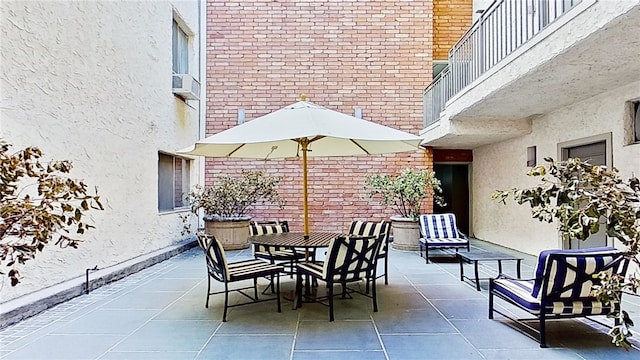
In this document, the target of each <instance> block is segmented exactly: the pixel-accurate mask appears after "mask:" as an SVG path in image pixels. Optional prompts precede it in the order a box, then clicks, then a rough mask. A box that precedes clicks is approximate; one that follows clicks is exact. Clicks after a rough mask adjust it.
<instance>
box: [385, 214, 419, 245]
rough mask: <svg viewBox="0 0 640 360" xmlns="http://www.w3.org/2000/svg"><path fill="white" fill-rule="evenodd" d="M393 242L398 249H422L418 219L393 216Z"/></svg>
mask: <svg viewBox="0 0 640 360" xmlns="http://www.w3.org/2000/svg"><path fill="white" fill-rule="evenodd" d="M391 228H392V229H393V242H392V243H391V247H393V248H394V249H396V250H405V251H417V250H419V249H420V245H418V241H419V239H420V225H419V224H418V221H417V220H413V219H410V218H404V217H400V216H392V217H391Z"/></svg>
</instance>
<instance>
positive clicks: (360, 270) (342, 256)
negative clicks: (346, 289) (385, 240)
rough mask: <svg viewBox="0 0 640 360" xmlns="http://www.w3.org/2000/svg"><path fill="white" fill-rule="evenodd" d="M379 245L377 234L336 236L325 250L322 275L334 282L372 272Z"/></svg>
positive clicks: (360, 277) (352, 279)
mask: <svg viewBox="0 0 640 360" xmlns="http://www.w3.org/2000/svg"><path fill="white" fill-rule="evenodd" d="M381 245H382V241H381V239H380V237H377V236H338V237H336V238H335V239H333V240H331V243H330V244H329V249H328V250H327V256H326V260H325V262H324V268H323V271H322V274H323V277H324V278H325V279H333V280H334V281H335V282H342V281H344V282H350V281H357V280H359V279H362V278H364V277H366V276H368V275H370V274H371V273H374V272H375V268H376V266H375V265H376V261H377V260H376V258H377V256H378V252H379V251H380V246H381Z"/></svg>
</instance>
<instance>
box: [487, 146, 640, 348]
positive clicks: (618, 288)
mask: <svg viewBox="0 0 640 360" xmlns="http://www.w3.org/2000/svg"><path fill="white" fill-rule="evenodd" d="M545 161H546V162H547V163H548V164H547V165H541V166H537V167H535V168H533V169H532V170H530V171H529V173H528V174H527V175H529V176H537V177H540V178H541V183H540V184H539V185H538V186H536V187H533V188H529V189H511V190H507V191H503V190H499V191H496V192H495V193H494V194H493V199H498V200H499V201H501V202H503V203H506V200H507V198H509V197H513V199H515V201H516V202H517V203H518V204H528V205H529V206H530V207H531V213H532V216H533V218H534V219H538V220H540V221H544V222H548V223H551V222H553V221H556V220H557V221H558V226H559V230H560V233H561V235H562V237H563V238H564V239H565V240H571V239H579V240H585V239H587V238H588V237H589V236H590V235H592V234H595V233H597V232H598V231H599V230H600V226H602V225H604V226H605V227H606V233H607V236H609V237H612V238H615V239H617V240H618V241H620V242H621V243H622V244H623V245H624V246H625V247H626V255H625V256H627V257H628V258H629V259H630V260H631V261H633V262H635V263H636V264H638V265H640V260H639V259H638V254H639V253H640V181H638V179H637V178H635V177H632V178H630V179H628V180H623V179H621V178H620V176H619V175H618V171H617V170H616V169H615V168H614V169H612V170H607V168H606V167H604V166H592V165H590V164H589V163H588V162H583V161H581V160H580V159H569V160H567V161H563V162H554V161H553V159H551V158H546V159H545ZM599 279H600V281H599V284H598V285H596V286H594V289H593V295H594V296H596V297H598V299H599V300H600V301H603V302H608V301H611V300H616V301H619V300H620V299H619V296H620V294H621V292H622V291H627V292H631V293H634V294H635V293H637V292H638V289H639V288H640V277H639V276H638V274H637V273H635V274H631V275H630V276H629V278H628V279H626V280H625V279H620V278H618V277H615V276H613V277H612V276H609V275H607V274H600V275H599ZM623 313H624V312H622V313H620V314H616V316H619V317H620V319H621V320H622V324H621V325H620V326H616V327H614V328H613V329H612V331H611V334H612V336H613V337H614V339H613V341H614V343H615V344H616V345H617V346H623V347H625V348H626V347H627V346H628V341H627V340H626V338H627V337H628V336H631V333H630V332H629V331H628V326H631V325H632V323H630V320H629V321H625V317H624V314H623ZM626 319H628V316H626Z"/></svg>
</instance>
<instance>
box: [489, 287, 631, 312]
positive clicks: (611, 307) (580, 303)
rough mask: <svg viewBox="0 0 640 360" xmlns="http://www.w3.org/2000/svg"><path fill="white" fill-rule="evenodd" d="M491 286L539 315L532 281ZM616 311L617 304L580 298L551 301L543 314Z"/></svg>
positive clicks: (537, 301) (538, 301)
mask: <svg viewBox="0 0 640 360" xmlns="http://www.w3.org/2000/svg"><path fill="white" fill-rule="evenodd" d="M493 286H494V289H495V291H497V292H499V293H501V294H502V295H504V296H506V297H508V298H509V299H511V300H512V301H514V302H516V303H518V304H520V305H521V306H523V307H525V308H526V309H528V310H529V311H530V312H531V313H532V314H535V315H539V314H540V308H541V302H540V297H534V296H533V295H532V294H531V292H532V290H533V280H515V279H496V280H494V282H493ZM618 309H619V303H612V304H606V305H605V304H603V303H602V302H600V301H598V300H596V299H594V298H590V299H589V298H581V299H577V300H570V299H567V300H558V301H553V302H551V303H550V304H548V305H547V306H546V310H545V314H555V315H560V314H563V315H569V314H571V315H601V314H609V313H611V312H613V311H617V310H618Z"/></svg>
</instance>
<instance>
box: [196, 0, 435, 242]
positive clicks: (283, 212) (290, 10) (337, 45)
mask: <svg viewBox="0 0 640 360" xmlns="http://www.w3.org/2000/svg"><path fill="white" fill-rule="evenodd" d="M432 11H433V7H432V2H431V1H394V2H391V1H342V0H340V1H338V0H331V1H329V0H324V1H321V0H320V1H318V0H314V1H296V2H293V1H253V2H244V1H242V2H240V1H224V2H221V1H208V3H207V56H208V63H207V128H206V132H207V135H211V134H213V133H217V132H219V131H222V130H225V129H227V128H229V127H231V126H234V125H236V124H237V111H238V108H243V109H245V111H246V119H247V121H251V119H254V118H256V117H259V116H261V115H264V114H267V113H269V112H272V111H275V110H278V109H280V108H281V107H283V106H286V105H288V104H291V103H294V102H296V101H298V100H299V97H300V94H306V95H307V96H308V100H309V101H311V102H314V103H317V104H319V105H322V106H325V107H328V108H330V109H333V110H337V111H341V112H344V113H347V114H351V115H353V112H354V108H355V107H360V108H362V113H363V118H365V119H367V120H371V121H375V122H377V123H380V124H383V125H386V126H391V127H394V128H397V129H401V130H404V131H407V132H410V133H413V134H418V132H419V131H420V130H421V128H422V91H423V89H424V88H425V87H426V86H427V85H428V83H429V82H430V81H431V78H432V74H431V69H432V61H431V43H432V29H433V26H432V17H431V14H432ZM431 164H432V152H431V151H417V152H415V153H405V154H396V155H384V156H370V157H332V158H310V159H309V162H308V165H309V211H310V226H311V229H312V230H315V231H319V230H326V231H343V230H346V228H347V226H348V224H349V222H350V221H351V220H352V219H354V218H369V219H376V220H380V219H386V218H388V217H389V216H390V215H393V211H391V210H390V209H387V208H384V207H382V206H380V205H379V204H378V203H377V202H375V201H371V200H370V199H368V197H366V194H365V192H364V191H363V190H362V188H363V186H364V182H365V177H366V176H367V175H368V174H371V173H375V172H380V171H382V172H385V173H397V172H399V170H400V169H402V168H404V167H406V166H417V167H428V166H431ZM243 168H263V169H266V170H267V171H268V172H270V173H273V174H275V175H278V176H281V177H282V178H283V181H282V182H281V185H280V186H279V191H280V193H281V194H282V195H283V196H284V197H285V198H286V200H287V203H286V205H285V208H284V209H280V208H278V207H277V206H260V207H258V209H256V211H254V213H253V215H254V219H256V220H262V219H276V218H277V219H283V220H289V223H290V225H291V228H292V231H300V230H301V229H302V223H303V215H302V175H301V171H302V169H301V168H302V166H301V161H300V160H298V159H284V160H270V161H268V162H264V161H252V160H237V159H208V160H207V173H206V182H207V183H210V182H211V181H214V179H215V177H216V176H217V175H218V174H221V173H235V172H239V171H240V170H241V169H243ZM427 210H429V209H428V208H427V209H425V211H427Z"/></svg>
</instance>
